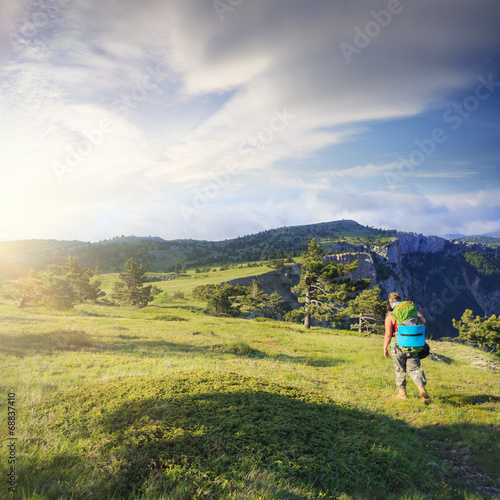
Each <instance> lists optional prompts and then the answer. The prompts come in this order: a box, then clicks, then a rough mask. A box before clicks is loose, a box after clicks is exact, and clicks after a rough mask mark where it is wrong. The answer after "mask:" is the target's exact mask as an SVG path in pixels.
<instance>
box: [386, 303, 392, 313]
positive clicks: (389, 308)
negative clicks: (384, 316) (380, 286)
mask: <svg viewBox="0 0 500 500" xmlns="http://www.w3.org/2000/svg"><path fill="white" fill-rule="evenodd" d="M386 309H387V312H391V311H392V310H393V307H392V306H391V304H387V308H386Z"/></svg>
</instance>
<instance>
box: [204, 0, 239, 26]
mask: <svg viewBox="0 0 500 500" xmlns="http://www.w3.org/2000/svg"><path fill="white" fill-rule="evenodd" d="M244 1H245V0H214V2H213V4H212V5H213V6H214V10H215V12H216V13H217V16H218V17H219V19H220V20H221V21H224V17H225V16H226V14H228V13H231V12H233V10H234V9H235V8H236V7H239V6H240V5H241V4H242V3H243V2H244Z"/></svg>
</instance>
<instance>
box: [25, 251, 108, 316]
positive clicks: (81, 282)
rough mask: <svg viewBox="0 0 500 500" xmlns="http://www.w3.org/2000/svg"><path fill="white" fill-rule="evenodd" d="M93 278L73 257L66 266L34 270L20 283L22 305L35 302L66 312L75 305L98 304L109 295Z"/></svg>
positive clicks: (69, 258) (98, 281) (50, 266)
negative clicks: (82, 303)
mask: <svg viewBox="0 0 500 500" xmlns="http://www.w3.org/2000/svg"><path fill="white" fill-rule="evenodd" d="M93 277H94V273H93V272H92V271H91V270H90V269H87V268H83V267H81V266H80V263H79V262H78V261H77V260H75V259H73V258H71V257H68V260H67V261H66V264H65V265H64V266H58V265H56V264H51V265H49V266H47V270H46V271H42V272H39V273H37V272H36V271H34V270H33V269H31V270H30V272H29V274H28V278H26V279H23V280H20V283H19V286H20V291H21V293H22V299H21V300H20V301H19V304H20V306H22V305H24V304H25V303H27V302H36V303H38V304H41V305H47V306H52V307H57V308H62V309H66V308H70V307H73V305H74V304H75V303H76V302H84V301H86V300H92V301H95V300H97V299H98V298H99V297H103V296H104V295H105V294H106V293H105V292H104V291H103V290H101V288H100V286H101V282H100V280H94V281H91V279H92V278H93Z"/></svg>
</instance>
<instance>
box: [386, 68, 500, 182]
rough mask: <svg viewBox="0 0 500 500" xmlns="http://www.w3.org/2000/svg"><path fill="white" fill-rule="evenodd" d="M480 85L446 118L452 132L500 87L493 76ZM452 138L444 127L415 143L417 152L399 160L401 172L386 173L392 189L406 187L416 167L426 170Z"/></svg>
mask: <svg viewBox="0 0 500 500" xmlns="http://www.w3.org/2000/svg"><path fill="white" fill-rule="evenodd" d="M477 81H478V82H479V83H477V85H476V86H475V87H474V90H473V91H472V92H471V93H470V94H469V95H468V96H466V97H465V98H464V99H463V101H462V102H461V104H454V105H453V106H451V107H450V108H448V109H447V110H446V111H445V112H444V113H443V114H442V120H443V123H445V124H447V125H448V126H449V128H450V129H451V131H452V132H453V131H456V130H458V129H459V128H460V127H461V126H462V125H463V123H464V121H465V120H466V119H467V118H469V117H470V116H471V115H472V114H473V113H474V112H475V111H477V110H478V109H479V107H480V106H481V103H482V102H484V101H486V100H487V99H489V97H490V96H491V95H492V94H493V93H494V92H495V91H496V89H497V88H498V87H500V82H497V81H495V80H494V79H493V75H489V76H488V77H487V78H485V77H484V76H478V77H477ZM449 137H450V135H449V133H448V131H447V130H445V128H443V127H436V128H434V129H433V130H432V131H431V133H430V134H429V135H428V137H424V138H423V139H415V140H414V141H413V143H414V144H415V146H416V148H415V149H413V150H412V151H411V152H410V153H409V154H408V155H407V157H406V158H405V157H403V156H402V155H400V156H399V158H398V160H399V164H398V170H397V174H396V173H386V174H384V175H385V179H386V181H387V184H388V185H389V186H392V187H394V186H397V185H401V184H403V183H404V179H405V178H408V177H410V176H412V175H413V174H414V172H415V168H416V167H420V166H422V165H423V164H424V163H425V161H426V160H427V159H428V158H430V157H431V156H432V155H433V154H434V153H435V152H436V150H437V149H438V146H439V145H441V144H443V143H445V142H446V141H447V140H448V139H449Z"/></svg>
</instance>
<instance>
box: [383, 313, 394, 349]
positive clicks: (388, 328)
mask: <svg viewBox="0 0 500 500" xmlns="http://www.w3.org/2000/svg"><path fill="white" fill-rule="evenodd" d="M391 339H392V318H391V317H390V316H386V317H385V335H384V356H385V357H386V358H388V357H389V351H388V348H389V344H390V343H391Z"/></svg>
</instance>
